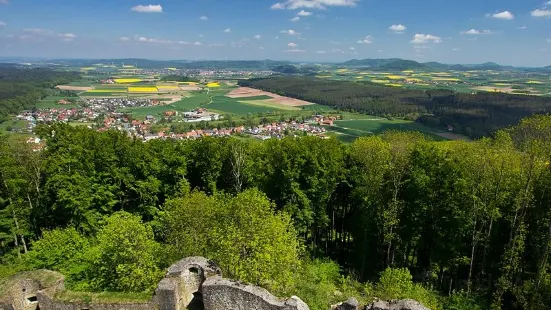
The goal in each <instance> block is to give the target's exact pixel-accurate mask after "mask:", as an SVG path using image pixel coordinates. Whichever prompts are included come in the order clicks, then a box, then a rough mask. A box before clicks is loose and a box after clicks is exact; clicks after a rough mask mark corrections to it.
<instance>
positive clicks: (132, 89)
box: [128, 86, 158, 93]
mask: <svg viewBox="0 0 551 310" xmlns="http://www.w3.org/2000/svg"><path fill="white" fill-rule="evenodd" d="M157 91H158V90H157V87H154V86H136V87H128V92H131V93H156V92H157Z"/></svg>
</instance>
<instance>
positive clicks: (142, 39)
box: [134, 36, 185, 44]
mask: <svg viewBox="0 0 551 310" xmlns="http://www.w3.org/2000/svg"><path fill="white" fill-rule="evenodd" d="M134 39H136V40H137V41H138V42H146V43H155V44H173V43H176V42H172V41H170V40H165V39H157V38H148V37H140V36H135V37H134ZM180 42H182V41H179V42H178V43H180ZM184 43H185V42H184ZM180 44H182V43H180Z"/></svg>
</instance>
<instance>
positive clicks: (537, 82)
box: [526, 81, 543, 84]
mask: <svg viewBox="0 0 551 310" xmlns="http://www.w3.org/2000/svg"><path fill="white" fill-rule="evenodd" d="M526 84H543V83H542V82H540V81H528V82H526Z"/></svg>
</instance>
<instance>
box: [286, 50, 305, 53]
mask: <svg viewBox="0 0 551 310" xmlns="http://www.w3.org/2000/svg"><path fill="white" fill-rule="evenodd" d="M284 52H286V53H304V52H306V51H305V50H299V49H290V50H284Z"/></svg>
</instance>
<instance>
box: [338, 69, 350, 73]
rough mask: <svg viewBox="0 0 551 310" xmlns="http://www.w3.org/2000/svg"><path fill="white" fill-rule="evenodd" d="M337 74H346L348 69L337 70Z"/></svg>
mask: <svg viewBox="0 0 551 310" xmlns="http://www.w3.org/2000/svg"><path fill="white" fill-rule="evenodd" d="M337 72H338V73H344V72H348V69H339V70H337Z"/></svg>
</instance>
